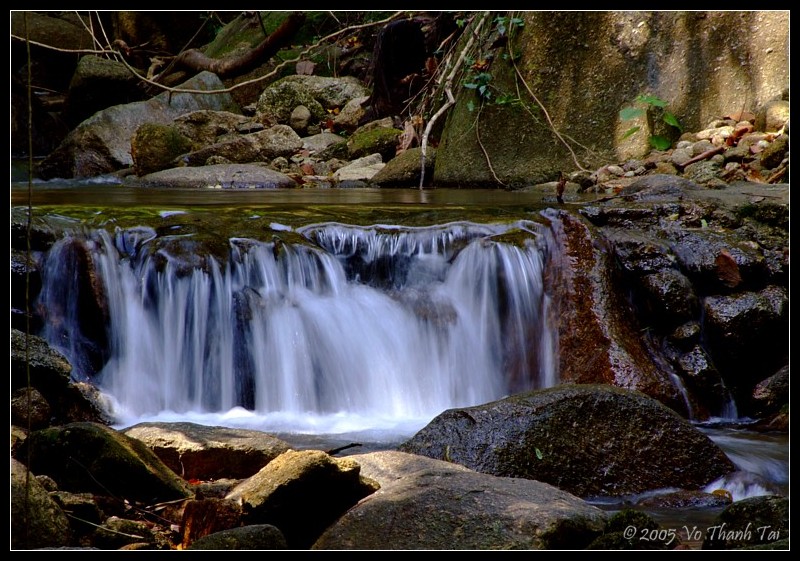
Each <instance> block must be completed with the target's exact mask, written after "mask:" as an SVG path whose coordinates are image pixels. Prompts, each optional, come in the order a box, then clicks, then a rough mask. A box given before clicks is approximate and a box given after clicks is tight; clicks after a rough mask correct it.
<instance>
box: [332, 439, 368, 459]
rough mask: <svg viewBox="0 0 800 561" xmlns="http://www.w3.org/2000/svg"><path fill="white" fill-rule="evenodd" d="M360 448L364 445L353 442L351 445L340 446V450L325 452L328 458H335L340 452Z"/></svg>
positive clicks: (334, 449)
mask: <svg viewBox="0 0 800 561" xmlns="http://www.w3.org/2000/svg"><path fill="white" fill-rule="evenodd" d="M359 446H363V444H361V443H359V442H351V443H350V444H345V445H344V446H339V447H338V448H333V449H331V450H328V451H327V452H325V453H326V454H327V455H328V456H335V455H336V454H338V453H339V452H342V451H344V450H347V449H348V448H358V447H359Z"/></svg>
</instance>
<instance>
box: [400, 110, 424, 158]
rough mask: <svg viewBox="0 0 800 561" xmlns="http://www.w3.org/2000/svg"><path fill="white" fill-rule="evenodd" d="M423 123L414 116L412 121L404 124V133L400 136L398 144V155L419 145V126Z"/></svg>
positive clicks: (409, 120) (408, 120)
mask: <svg viewBox="0 0 800 561" xmlns="http://www.w3.org/2000/svg"><path fill="white" fill-rule="evenodd" d="M421 123H422V118H421V117H419V116H418V115H414V116H413V117H411V118H410V119H406V121H405V122H404V123H403V132H402V133H401V134H400V137H399V138H398V142H397V151H396V154H397V155H400V154H402V153H403V152H405V151H406V150H408V149H409V148H413V147H414V146H418V145H419V133H418V132H417V126H419V125H420V124H421Z"/></svg>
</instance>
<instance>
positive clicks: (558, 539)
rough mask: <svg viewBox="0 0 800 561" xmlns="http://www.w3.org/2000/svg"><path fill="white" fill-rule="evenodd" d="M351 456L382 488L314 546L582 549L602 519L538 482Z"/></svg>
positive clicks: (415, 459) (439, 464) (404, 457)
mask: <svg viewBox="0 0 800 561" xmlns="http://www.w3.org/2000/svg"><path fill="white" fill-rule="evenodd" d="M352 458H353V459H354V460H355V461H357V462H358V463H360V464H361V465H362V468H363V472H364V473H365V474H366V475H368V476H369V477H372V478H375V479H377V480H378V481H379V482H380V484H381V488H380V490H379V491H377V492H376V493H374V494H373V495H370V496H369V497H367V498H365V499H364V500H362V501H360V502H359V503H358V504H357V505H356V506H354V507H353V508H351V509H350V510H349V511H348V512H347V513H346V514H345V515H344V516H342V517H341V518H340V519H339V520H338V521H336V522H335V523H334V524H333V525H331V526H330V527H329V528H328V529H327V530H326V531H325V533H324V534H322V536H320V538H319V539H318V540H317V541H316V543H315V544H314V546H313V548H312V549H316V550H319V549H437V550H444V549H480V550H489V549H492V550H499V549H581V548H583V547H585V546H586V545H587V544H588V543H590V542H591V541H592V540H593V539H594V538H595V537H596V536H597V535H598V534H599V533H600V532H601V531H602V529H603V527H604V525H605V520H606V514H605V513H604V512H603V511H601V510H600V509H598V508H596V507H594V506H591V505H589V504H587V503H585V502H584V501H582V500H580V499H578V498H577V497H575V496H573V495H570V494H569V493H566V492H564V491H560V490H558V489H556V488H554V487H552V486H551V485H547V484H546V483H542V482H539V481H527V480H524V479H512V478H506V477H491V476H488V475H484V474H480V473H475V472H474V471H472V470H468V469H465V468H463V467H462V466H459V465H456V464H452V463H448V462H444V461H439V460H432V459H430V458H423V457H419V456H415V455H413V454H406V453H403V452H396V451H388V452H372V453H369V454H359V455H356V456H352Z"/></svg>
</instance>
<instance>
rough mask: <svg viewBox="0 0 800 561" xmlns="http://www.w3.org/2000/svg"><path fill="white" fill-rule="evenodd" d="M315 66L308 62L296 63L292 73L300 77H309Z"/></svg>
mask: <svg viewBox="0 0 800 561" xmlns="http://www.w3.org/2000/svg"><path fill="white" fill-rule="evenodd" d="M315 66H316V64H314V63H313V62H311V61H310V60H301V61H300V62H298V63H297V64H296V65H295V67H294V71H295V72H296V73H297V74H301V75H302V74H306V75H309V76H310V75H311V74H313V73H314V67H315Z"/></svg>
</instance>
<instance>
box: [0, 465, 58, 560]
mask: <svg viewBox="0 0 800 561" xmlns="http://www.w3.org/2000/svg"><path fill="white" fill-rule="evenodd" d="M10 518H11V520H10V522H11V549H39V548H43V547H59V546H65V545H68V544H69V543H70V538H71V536H70V527H69V519H67V516H66V514H64V511H63V510H61V508H60V507H59V506H58V504H57V503H56V502H55V501H54V500H53V499H52V498H50V495H49V494H48V492H47V491H46V490H45V488H44V487H42V484H41V483H39V482H38V481H37V480H36V478H35V477H34V476H33V475H30V474H29V473H28V470H27V468H26V467H25V465H24V464H23V463H21V462H18V461H17V460H15V459H14V458H11V512H10Z"/></svg>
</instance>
